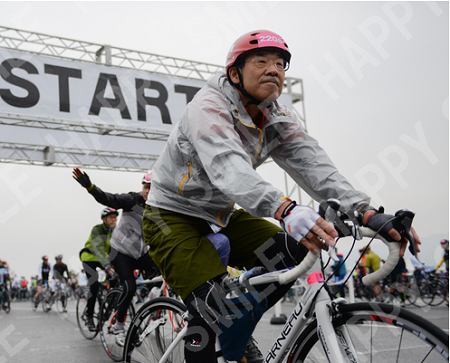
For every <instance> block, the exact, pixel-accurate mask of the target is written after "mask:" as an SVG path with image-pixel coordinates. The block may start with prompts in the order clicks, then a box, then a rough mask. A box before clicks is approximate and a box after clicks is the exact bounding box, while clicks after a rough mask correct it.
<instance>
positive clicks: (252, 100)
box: [231, 67, 272, 110]
mask: <svg viewBox="0 0 450 363" xmlns="http://www.w3.org/2000/svg"><path fill="white" fill-rule="evenodd" d="M236 72H237V75H238V77H239V84H235V83H234V82H231V83H232V84H233V86H234V87H236V88H237V89H238V90H239V91H240V92H241V93H242V94H243V95H244V96H245V97H247V98H249V99H250V101H248V102H247V103H246V104H245V105H244V107H248V106H250V105H256V106H260V107H259V108H260V109H262V110H263V109H265V108H270V107H271V106H272V102H266V101H259V100H257V99H256V98H255V97H253V96H252V95H251V94H250V93H248V92H247V90H246V89H245V87H244V79H243V78H242V74H241V71H240V69H239V67H236Z"/></svg>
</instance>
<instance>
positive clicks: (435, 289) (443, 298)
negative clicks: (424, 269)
mask: <svg viewBox="0 0 450 363" xmlns="http://www.w3.org/2000/svg"><path fill="white" fill-rule="evenodd" d="M419 292H420V296H421V298H422V300H423V302H424V303H425V304H427V305H430V306H438V305H441V304H442V303H443V302H446V303H447V304H448V278H447V279H444V282H443V281H442V280H441V279H439V277H438V276H436V273H435V272H434V271H432V272H428V273H427V274H426V280H425V281H423V282H422V283H421V285H420V287H419Z"/></svg>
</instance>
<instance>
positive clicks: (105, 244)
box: [80, 207, 119, 330]
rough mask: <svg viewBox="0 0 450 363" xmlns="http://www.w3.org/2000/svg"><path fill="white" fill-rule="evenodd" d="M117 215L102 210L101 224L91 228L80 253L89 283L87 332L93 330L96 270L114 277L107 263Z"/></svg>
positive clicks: (107, 210)
mask: <svg viewBox="0 0 450 363" xmlns="http://www.w3.org/2000/svg"><path fill="white" fill-rule="evenodd" d="M118 215H119V213H118V212H117V210H115V209H113V208H109V207H107V208H105V209H103V210H102V213H101V218H102V221H103V223H100V224H97V225H96V226H94V227H93V228H92V231H91V234H90V236H89V239H88V240H87V242H86V244H85V246H84V248H83V249H82V250H81V251H80V260H81V262H83V268H84V270H85V271H86V275H87V278H88V281H89V292H90V294H89V298H88V301H87V320H86V326H87V327H88V329H89V330H95V329H96V328H95V325H94V321H93V315H94V308H95V300H96V296H97V293H98V289H99V285H100V283H99V282H98V273H97V270H96V269H97V268H98V267H99V268H101V269H104V270H105V271H106V272H107V273H108V274H109V275H111V276H114V274H115V271H114V269H113V268H112V266H111V263H110V262H109V256H108V254H109V249H110V242H109V241H110V239H111V236H112V233H113V230H114V228H115V227H116V223H117V216H118Z"/></svg>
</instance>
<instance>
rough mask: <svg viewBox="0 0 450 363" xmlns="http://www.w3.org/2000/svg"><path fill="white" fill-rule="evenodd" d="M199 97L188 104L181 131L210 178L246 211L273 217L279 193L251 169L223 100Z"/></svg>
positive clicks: (279, 200)
mask: <svg viewBox="0 0 450 363" xmlns="http://www.w3.org/2000/svg"><path fill="white" fill-rule="evenodd" d="M220 102H221V101H220V100H219V101H216V100H214V101H212V100H208V99H207V98H203V99H202V101H201V103H200V105H199V104H196V107H188V109H187V112H188V114H187V117H188V119H189V122H187V123H185V124H184V129H182V130H181V131H182V132H183V133H184V134H185V137H186V138H188V139H189V142H190V143H191V144H192V145H193V147H194V149H195V151H196V153H197V155H198V158H199V160H200V162H201V164H202V167H203V169H204V170H205V172H206V174H207V177H208V178H209V180H210V182H211V183H212V184H213V185H214V186H215V187H216V188H217V189H219V190H220V191H221V192H222V193H223V194H225V195H226V196H228V197H229V198H230V199H232V200H233V201H234V203H236V204H238V205H239V206H241V207H242V208H244V209H245V210H247V211H248V212H249V213H250V214H252V215H254V216H258V217H274V216H275V212H276V211H277V209H278V208H279V206H280V205H281V204H282V203H283V200H282V198H283V196H284V195H283V193H282V192H281V191H280V190H278V189H277V188H275V187H274V186H273V185H272V184H270V183H268V182H267V181H265V180H264V179H263V178H262V177H261V176H260V175H259V174H258V173H257V172H256V171H255V170H254V169H253V165H252V159H251V158H250V156H249V155H248V154H247V153H246V151H245V150H244V148H243V144H242V142H243V141H242V140H241V138H240V136H239V134H238V133H237V132H236V130H235V128H234V119H233V117H232V115H231V114H230V111H229V110H228V108H227V105H226V104H225V101H223V104H220Z"/></svg>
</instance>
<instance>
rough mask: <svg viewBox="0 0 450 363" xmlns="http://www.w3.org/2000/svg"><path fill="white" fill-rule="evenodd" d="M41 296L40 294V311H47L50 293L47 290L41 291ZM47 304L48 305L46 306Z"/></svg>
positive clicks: (48, 309)
mask: <svg viewBox="0 0 450 363" xmlns="http://www.w3.org/2000/svg"><path fill="white" fill-rule="evenodd" d="M41 296H42V311H43V312H44V313H48V312H49V311H50V310H51V305H50V300H49V299H50V295H49V293H48V290H47V291H43V292H42V294H41ZM47 305H48V306H49V307H47Z"/></svg>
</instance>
